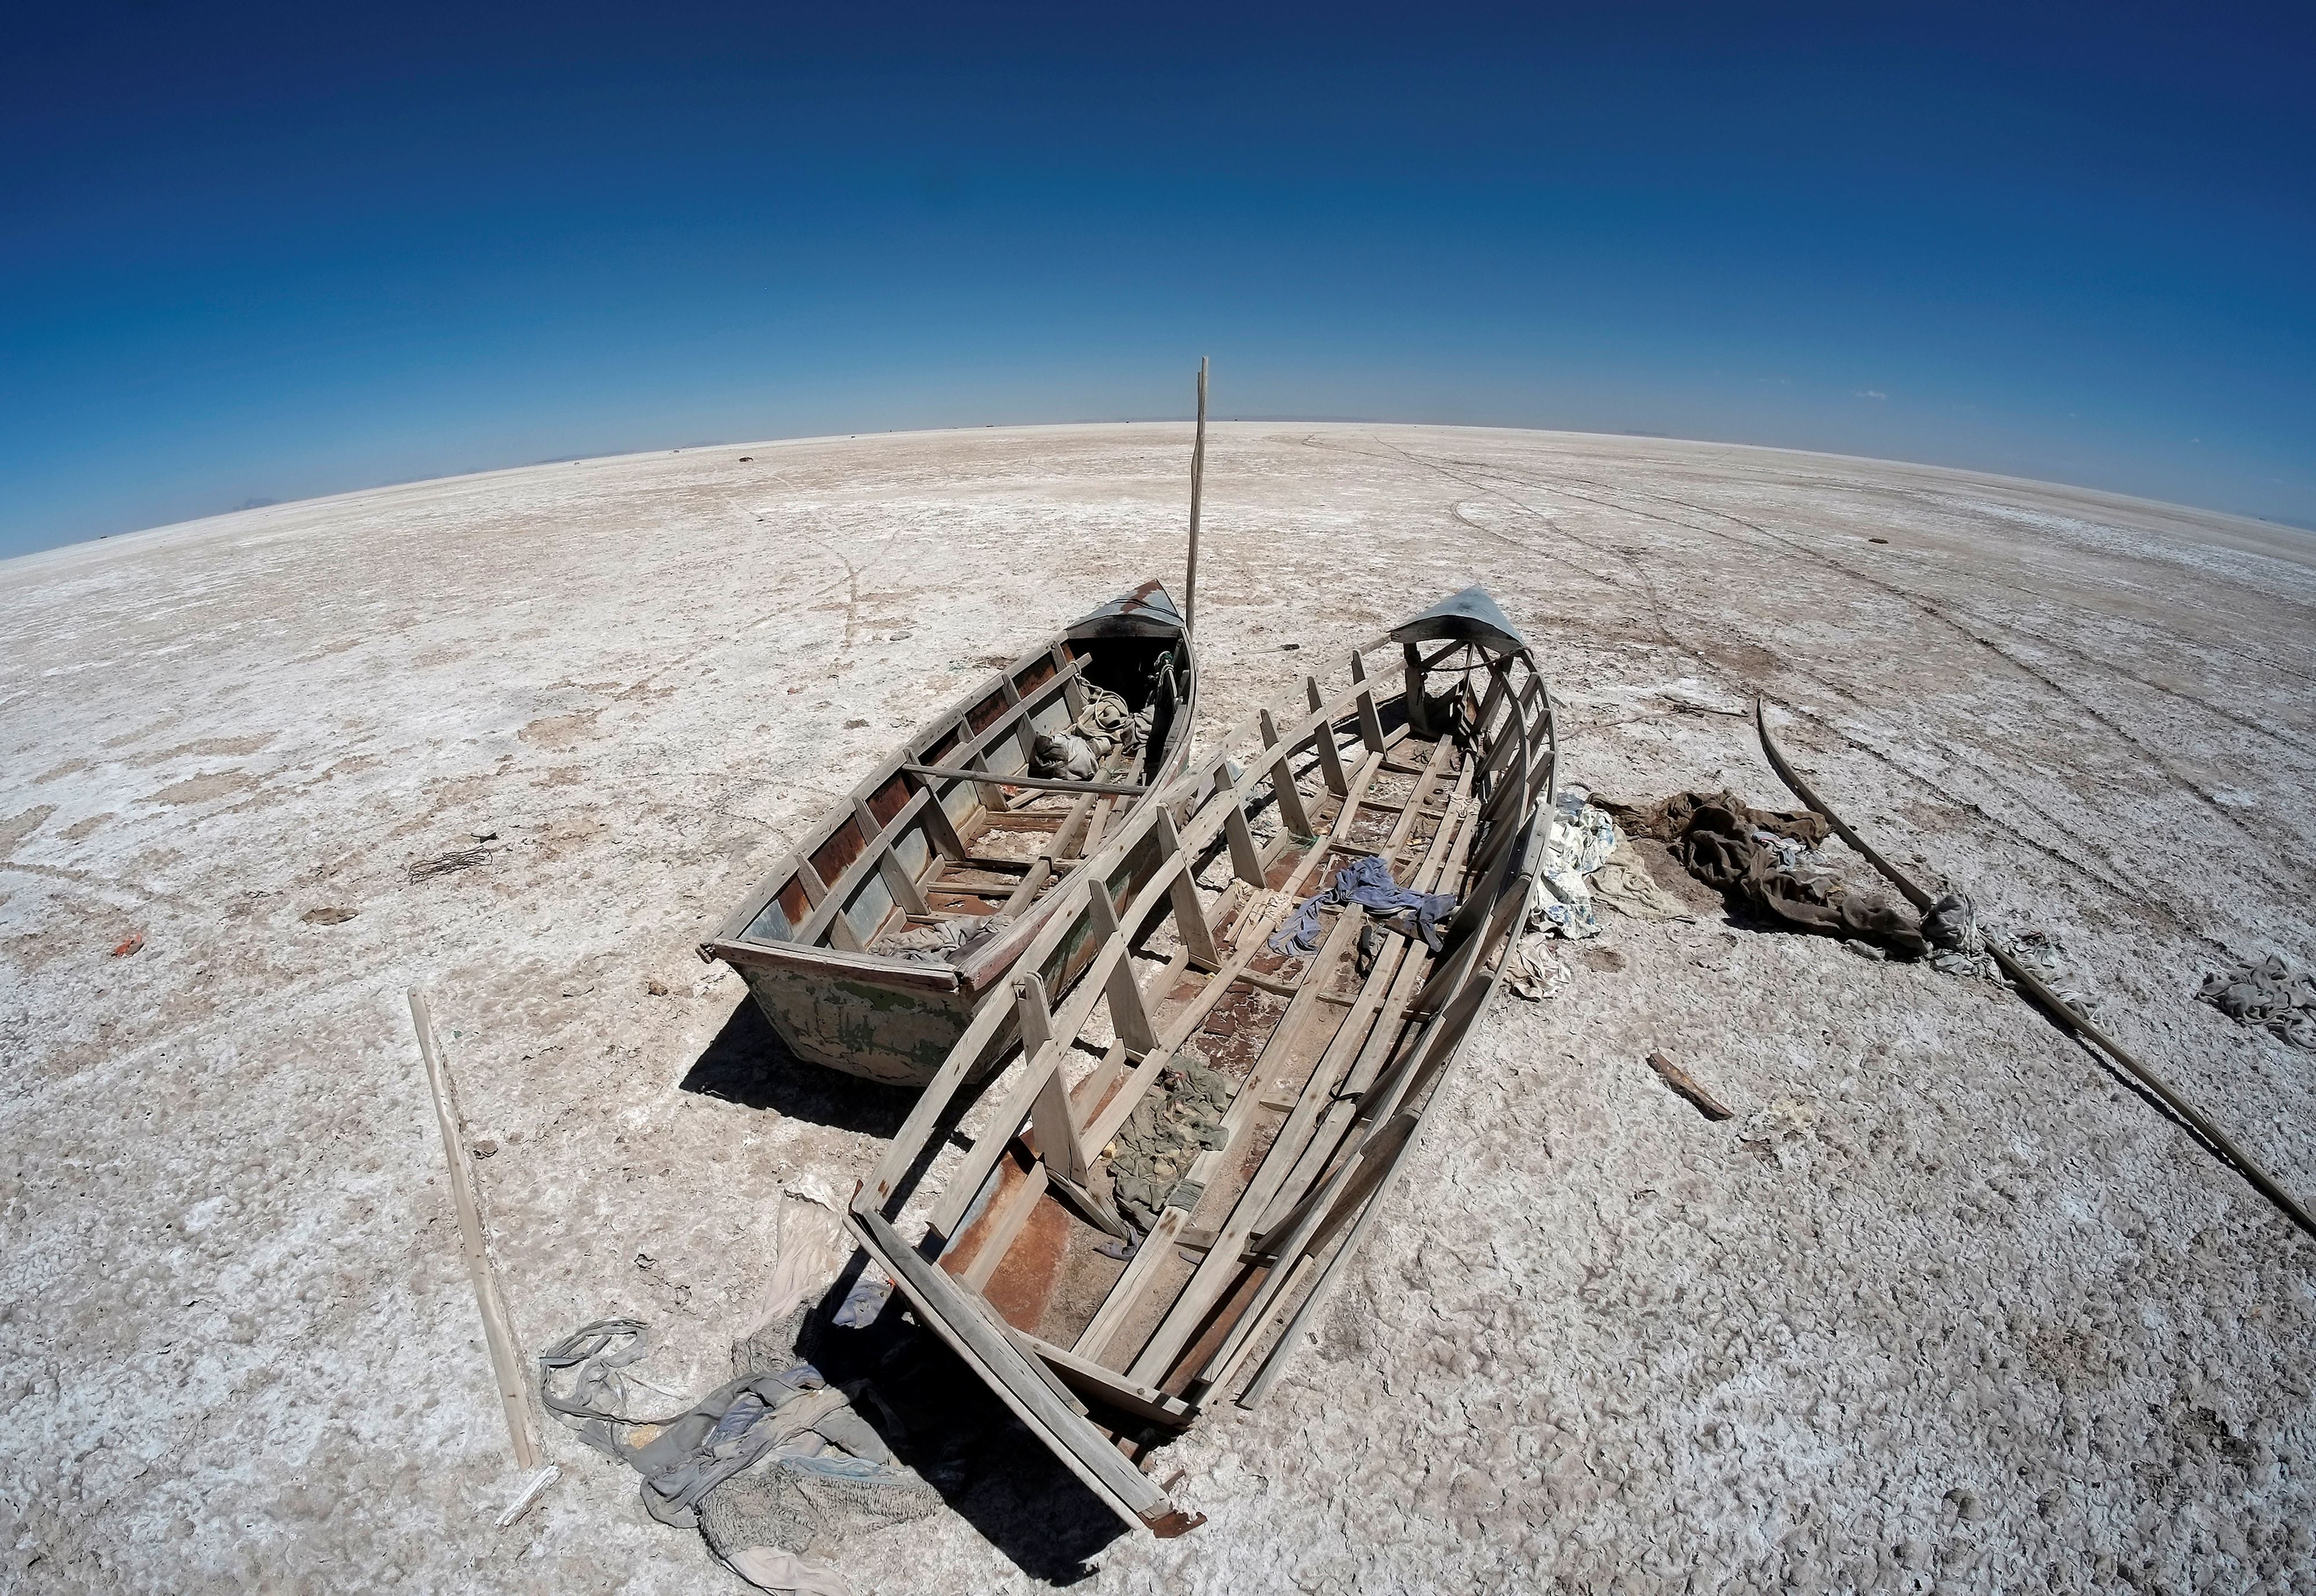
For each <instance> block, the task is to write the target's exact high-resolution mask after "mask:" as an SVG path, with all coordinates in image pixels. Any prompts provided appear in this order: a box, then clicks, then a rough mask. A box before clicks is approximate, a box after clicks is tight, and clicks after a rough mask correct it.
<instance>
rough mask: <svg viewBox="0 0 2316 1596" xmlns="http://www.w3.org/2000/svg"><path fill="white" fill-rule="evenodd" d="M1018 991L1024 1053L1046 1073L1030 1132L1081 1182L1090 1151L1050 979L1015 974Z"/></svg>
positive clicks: (1043, 1153) (1058, 1166) (1048, 1158)
mask: <svg viewBox="0 0 2316 1596" xmlns="http://www.w3.org/2000/svg"><path fill="white" fill-rule="evenodd" d="M1094 896H1095V897H1096V898H1100V896H1101V894H1100V893H1099V892H1097V893H1095V894H1094ZM1013 996H1014V1001H1015V1004H1016V1013H1017V1015H1018V1020H1019V1024H1020V1027H1021V1056H1022V1057H1023V1058H1024V1059H1027V1060H1030V1066H1029V1067H1030V1068H1031V1069H1032V1070H1035V1071H1037V1072H1038V1073H1039V1074H1040V1075H1041V1077H1042V1079H1040V1081H1039V1082H1038V1092H1037V1095H1036V1096H1035V1097H1033V1098H1032V1099H1031V1100H1030V1104H1029V1123H1030V1127H1031V1131H1030V1134H1031V1136H1032V1138H1033V1139H1034V1140H1035V1142H1036V1147H1037V1153H1038V1157H1039V1158H1041V1159H1043V1160H1044V1161H1045V1162H1046V1163H1047V1164H1049V1165H1051V1166H1053V1168H1054V1172H1055V1173H1056V1175H1062V1176H1064V1177H1065V1178H1067V1179H1070V1180H1073V1181H1081V1182H1082V1181H1083V1180H1084V1179H1085V1174H1086V1160H1085V1152H1084V1149H1083V1148H1080V1147H1079V1145H1078V1115H1077V1110H1076V1108H1075V1107H1074V1106H1073V1104H1071V1102H1070V1087H1069V1082H1068V1081H1067V1080H1066V1079H1064V1077H1063V1075H1062V1051H1063V1047H1064V1043H1063V1042H1059V1041H1057V1040H1056V1037H1055V1035H1054V1016H1053V1015H1051V1014H1049V1013H1047V1009H1046V983H1045V982H1043V981H1041V980H1038V978H1037V977H1036V976H1034V975H1020V976H1016V977H1014V978H1013ZM1002 1129H1003V1128H1002V1126H1001V1127H993V1130H1002Z"/></svg>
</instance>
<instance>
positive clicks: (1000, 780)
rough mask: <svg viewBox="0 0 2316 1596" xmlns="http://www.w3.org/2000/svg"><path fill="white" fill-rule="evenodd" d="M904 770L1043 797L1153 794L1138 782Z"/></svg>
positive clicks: (946, 768) (962, 769) (945, 768)
mask: <svg viewBox="0 0 2316 1596" xmlns="http://www.w3.org/2000/svg"><path fill="white" fill-rule="evenodd" d="M901 768H902V769H904V770H905V771H907V772H908V773H909V774H910V775H911V776H923V777H925V778H926V779H928V780H935V781H970V782H977V783H979V784H980V785H983V786H998V785H1003V786H1008V787H1029V788H1032V789H1034V790H1036V791H1038V792H1040V793H1091V794H1095V795H1097V796H1100V797H1110V798H1139V797H1140V796H1142V795H1143V794H1145V793H1147V792H1149V791H1150V789H1149V787H1148V786H1146V785H1143V784H1141V783H1137V782H1082V781H1069V780H1065V779H1064V778H1063V777H1061V776H1029V775H1028V774H1026V773H1025V774H1021V775H1016V776H1000V775H997V774H996V773H995V772H993V771H992V770H990V769H989V768H988V767H986V766H984V767H979V768H974V767H968V766H961V765H917V764H904V765H903V766H902V767H901Z"/></svg>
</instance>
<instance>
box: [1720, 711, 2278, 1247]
mask: <svg viewBox="0 0 2316 1596" xmlns="http://www.w3.org/2000/svg"><path fill="white" fill-rule="evenodd" d="M1753 724H1754V727H1755V729H1756V730H1757V731H1758V732H1759V733H1760V738H1761V752H1762V755H1763V756H1764V757H1765V758H1768V761H1769V768H1770V769H1772V770H1774V771H1776V772H1777V779H1778V780H1779V781H1782V782H1784V783H1785V784H1786V786H1787V787H1789V788H1790V789H1792V791H1793V794H1794V796H1795V797H1796V798H1798V799H1800V800H1801V801H1802V802H1804V804H1806V805H1808V806H1809V807H1810V808H1811V809H1812V810H1813V811H1816V812H1817V813H1818V814H1820V815H1822V816H1823V817H1824V820H1825V823H1826V824H1827V825H1829V826H1831V827H1832V828H1833V831H1834V835H1835V836H1837V837H1839V838H1841V840H1842V841H1844V842H1846V843H1848V845H1849V846H1850V847H1853V848H1855V849H1857V853H1858V856H1860V857H1861V858H1863V859H1864V860H1865V861H1866V863H1867V864H1868V865H1872V866H1874V868H1875V870H1877V871H1879V872H1880V873H1882V877H1883V879H1884V880H1885V881H1887V882H1889V883H1890V884H1891V885H1892V886H1893V887H1895V888H1897V889H1898V891H1901V892H1902V893H1904V894H1905V897H1906V901H1907V902H1909V903H1911V904H1912V905H1913V906H1914V907H1915V908H1916V909H1920V910H1922V911H1923V912H1924V913H1928V912H1929V909H1930V906H1931V904H1932V902H1933V900H1932V899H1931V897H1930V895H1929V893H1928V892H1927V891H1923V890H1922V888H1921V887H1920V885H1919V884H1918V883H1917V882H1914V881H1913V879H1912V878H1911V877H1910V876H1908V875H1907V874H1906V873H1905V872H1904V871H1902V870H1901V869H1899V868H1898V867H1897V866H1896V865H1893V864H1891V863H1890V861H1889V860H1887V859H1885V858H1884V857H1883V856H1881V855H1880V854H1878V853H1876V852H1875V851H1874V849H1872V848H1871V847H1867V846H1866V843H1865V841H1864V840H1863V839H1862V838H1859V836H1858V835H1857V832H1855V831H1853V830H1851V829H1849V827H1848V826H1847V825H1845V824H1844V823H1843V822H1842V820H1841V818H1840V817H1839V815H1837V814H1835V813H1834V812H1833V811H1832V810H1831V809H1830V808H1828V807H1827V806H1826V802H1825V800H1823V799H1822V798H1820V797H1819V796H1818V795H1817V794H1816V793H1814V792H1813V791H1812V790H1811V788H1810V785H1809V783H1808V782H1806V781H1804V779H1803V778H1802V776H1801V774H1800V773H1799V772H1798V771H1796V770H1795V769H1794V767H1792V766H1791V765H1789V764H1787V763H1786V757H1785V755H1784V754H1782V753H1780V752H1779V751H1778V749H1777V743H1776V742H1775V741H1774V740H1771V738H1770V736H1769V720H1768V714H1767V713H1766V711H1765V710H1764V709H1763V707H1762V703H1761V700H1760V698H1759V696H1755V698H1754V700H1753ZM1986 951H1987V952H1988V953H1991V954H1992V955H1993V957H1994V962H1995V963H1996V964H1997V965H1998V966H2000V969H2001V971H2002V973H2003V974H2004V975H2006V976H2008V977H2009V978H2010V981H2011V984H2012V986H2013V987H2015V988H2016V989H2018V992H2019V993H2020V994H2021V995H2022V996H2024V997H2025V998H2027V1001H2028V1002H2030V1003H2032V1004H2033V1005H2034V1006H2035V1007H2036V1008H2039V1009H2041V1010H2042V1011H2043V1013H2044V1015H2046V1016H2048V1017H2049V1018H2050V1020H2051V1021H2052V1023H2053V1024H2056V1025H2057V1026H2058V1027H2059V1028H2060V1029H2061V1030H2062V1031H2065V1032H2066V1033H2068V1034H2069V1035H2071V1036H2076V1037H2080V1038H2081V1039H2083V1040H2084V1041H2086V1042H2091V1043H2093V1044H2094V1045H2096V1046H2097V1047H2098V1050H2099V1051H2101V1052H2103V1053H2105V1054H2106V1055H2107V1057H2108V1058H2110V1059H2112V1060H2114V1061H2115V1063H2116V1066H2117V1067H2118V1068H2121V1069H2122V1070H2123V1071H2124V1073H2125V1074H2127V1075H2129V1076H2130V1077H2132V1078H2133V1080H2135V1081H2137V1082H2138V1083H2139V1084H2140V1085H2141V1086H2143V1087H2145V1088H2146V1089H2147V1090H2148V1091H2149V1092H2150V1093H2151V1094H2153V1095H2154V1096H2155V1097H2156V1099H2157V1100H2158V1101H2160V1103H2161V1104H2163V1106H2164V1107H2166V1108H2168V1109H2169V1110H2170V1111H2171V1112H2172V1113H2174V1114H2176V1115H2177V1116H2178V1118H2179V1120H2180V1122H2182V1123H2184V1124H2186V1125H2187V1127H2188V1129H2190V1130H2191V1131H2194V1132H2195V1133H2196V1135H2197V1136H2198V1137H2200V1138H2201V1139H2203V1141H2204V1144H2205V1146H2206V1147H2208V1148H2210V1149H2211V1150H2212V1151H2213V1152H2214V1153H2215V1154H2217V1155H2218V1156H2219V1157H2220V1158H2221V1159H2222V1161H2223V1162H2225V1163H2228V1164H2231V1165H2232V1166H2234V1167H2235V1170H2236V1173H2238V1174H2239V1175H2242V1176H2243V1177H2244V1179H2245V1180H2247V1181H2249V1182H2250V1183H2251V1185H2252V1189H2253V1190H2255V1191H2257V1192H2258V1193H2259V1194H2260V1195H2261V1196H2263V1197H2265V1198H2267V1200H2268V1201H2270V1202H2272V1203H2274V1204H2275V1205H2276V1210H2277V1211H2278V1212H2280V1213H2282V1214H2283V1215H2284V1216H2285V1218H2286V1219H2290V1220H2291V1221H2292V1222H2293V1223H2294V1224H2295V1225H2297V1226H2299V1227H2300V1228H2301V1229H2302V1230H2303V1231H2305V1232H2307V1233H2308V1234H2309V1235H2310V1236H2316V1219H2312V1218H2311V1217H2310V1215H2309V1212H2308V1210H2306V1209H2305V1208H2303V1207H2302V1206H2301V1205H2300V1202H2299V1201H2298V1200H2297V1199H2296V1198H2294V1196H2293V1195H2292V1194H2291V1193H2289V1192H2286V1191H2285V1189H2284V1188H2283V1187H2282V1186H2279V1185H2277V1184H2276V1181H2275V1178H2274V1177H2273V1176H2271V1175H2269V1174H2268V1173H2267V1170H2265V1169H2263V1168H2261V1167H2260V1166H2259V1165H2258V1164H2257V1163H2256V1162H2254V1161H2253V1159H2252V1157H2251V1155H2250V1154H2249V1153H2247V1152H2245V1151H2244V1150H2243V1149H2242V1148H2240V1147H2238V1146H2237V1145H2236V1144H2235V1142H2234V1140H2233V1139H2231V1138H2230V1137H2229V1136H2228V1134H2227V1133H2226V1132H2225V1131H2222V1130H2221V1129H2220V1128H2219V1127H2218V1126H2217V1125H2215V1124H2214V1123H2213V1122H2212V1121H2211V1119H2210V1117H2209V1116H2207V1115H2205V1113H2202V1112H2201V1111H2200V1110H2198V1109H2197V1108H2196V1107H2195V1105H2194V1104H2190V1103H2189V1102H2187V1099H2186V1098H2184V1097H2182V1096H2180V1095H2179V1094H2178V1092H2176V1091H2174V1090H2173V1089H2172V1087H2171V1086H2170V1083H2169V1082H2168V1081H2166V1080H2164V1078H2163V1077H2161V1076H2160V1075H2157V1074H2156V1073H2155V1071H2153V1070H2152V1069H2150V1068H2148V1067H2147V1066H2146V1065H2144V1064H2142V1063H2141V1062H2140V1061H2139V1060H2137V1059H2135V1058H2133V1057H2132V1055H2131V1053H2130V1052H2129V1051H2127V1050H2126V1049H2124V1047H2123V1046H2122V1044H2121V1043H2119V1042H2116V1040H2115V1039H2114V1038H2113V1037H2111V1036H2109V1035H2107V1033H2106V1032H2105V1031H2103V1030H2101V1029H2100V1028H2099V1027H2098V1025H2097V1024H2094V1023H2092V1022H2091V1021H2090V1020H2089V1019H2088V1018H2086V1017H2085V1016H2083V1015H2080V1014H2078V1013H2076V1012H2075V1010H2073V1009H2071V1008H2070V1007H2068V1006H2067V1003H2066V1000H2065V999H2064V998H2061V997H2060V996H2059V995H2058V994H2057V993H2056V992H2053V990H2051V989H2050V988H2049V987H2047V986H2045V985H2044V983H2043V981H2042V980H2041V978H2039V977H2038V976H2036V975H2035V972H2034V971H2031V970H2029V969H2027V967H2026V966H2025V965H2023V964H2021V963H2020V962H2018V960H2016V959H2014V958H2012V957H2011V956H2010V953H2009V950H2008V949H2006V948H2004V947H2003V946H2002V945H2001V944H2000V943H1998V942H1997V941H1995V940H1994V938H1992V937H1991V936H1990V937H1988V938H1987V939H1986Z"/></svg>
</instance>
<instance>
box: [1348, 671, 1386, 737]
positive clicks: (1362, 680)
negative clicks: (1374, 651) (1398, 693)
mask: <svg viewBox="0 0 2316 1596" xmlns="http://www.w3.org/2000/svg"><path fill="white" fill-rule="evenodd" d="M1351 681H1352V684H1353V687H1354V689H1355V694H1354V696H1356V697H1357V698H1358V705H1359V735H1360V736H1361V737H1362V738H1364V739H1365V740H1367V747H1368V749H1370V750H1372V751H1373V752H1375V753H1378V754H1379V753H1382V752H1383V751H1384V749H1385V743H1384V740H1383V716H1382V715H1381V714H1378V713H1377V711H1376V698H1375V689H1374V688H1373V687H1369V686H1367V661H1366V660H1365V659H1364V658H1363V657H1362V656H1361V655H1360V653H1359V651H1358V650H1357V649H1353V650H1352V651H1351Z"/></svg>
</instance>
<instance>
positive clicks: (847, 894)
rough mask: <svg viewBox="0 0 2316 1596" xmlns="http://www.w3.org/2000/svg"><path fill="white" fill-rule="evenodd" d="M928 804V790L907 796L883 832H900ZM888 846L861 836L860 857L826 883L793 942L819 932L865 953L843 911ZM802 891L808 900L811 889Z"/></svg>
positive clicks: (930, 799) (812, 938)
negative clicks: (846, 941)
mask: <svg viewBox="0 0 2316 1596" xmlns="http://www.w3.org/2000/svg"><path fill="white" fill-rule="evenodd" d="M931 802H933V795H932V793H931V789H929V788H927V789H921V790H920V791H918V792H915V793H913V794H910V795H909V801H908V802H906V803H904V804H903V805H901V807H900V808H899V809H898V810H895V811H894V814H893V823H892V825H891V826H889V827H887V828H886V833H887V834H889V833H891V832H894V831H899V830H901V829H904V828H905V827H906V826H907V825H908V823H909V821H910V820H913V818H915V817H916V816H918V815H920V814H922V813H923V812H924V811H925V806H926V805H927V804H929V803H931ZM889 847H891V844H890V842H889V841H886V840H882V839H880V838H873V837H864V838H862V839H861V845H860V856H859V857H858V858H856V859H854V860H853V861H852V863H851V864H850V865H846V866H845V867H844V869H843V872H842V873H841V874H839V875H838V876H837V878H836V879H835V880H834V881H833V882H830V883H829V885H828V895H827V896H826V897H824V898H823V899H822V900H820V901H819V902H818V903H817V904H815V906H814V908H813V911H812V914H811V917H810V918H807V919H806V921H805V923H804V924H803V925H801V926H798V927H797V932H796V940H797V941H798V942H802V943H810V942H814V941H816V940H817V939H818V938H819V937H820V935H821V934H822V933H823V932H825V933H827V934H828V935H829V938H830V939H831V940H832V941H835V942H838V943H839V944H842V942H843V941H844V940H846V939H850V940H851V942H852V944H853V945H852V948H851V950H850V951H851V952H856V953H858V952H865V951H866V950H865V949H863V948H861V947H860V938H859V936H858V935H857V934H856V933H855V932H854V931H853V930H852V928H851V927H850V926H849V925H847V924H846V922H845V919H844V909H845V906H846V904H847V903H848V902H850V901H851V898H852V895H853V893H855V892H856V891H859V890H860V883H861V882H863V881H865V880H867V879H868V876H869V872H870V871H872V870H875V869H877V858H878V856H880V855H882V854H883V853H884V852H885V851H886V849H887V848H889ZM807 868H809V861H807ZM805 891H806V896H807V897H809V896H810V895H811V891H812V889H811V887H810V886H809V885H807V886H806V889H805Z"/></svg>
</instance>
